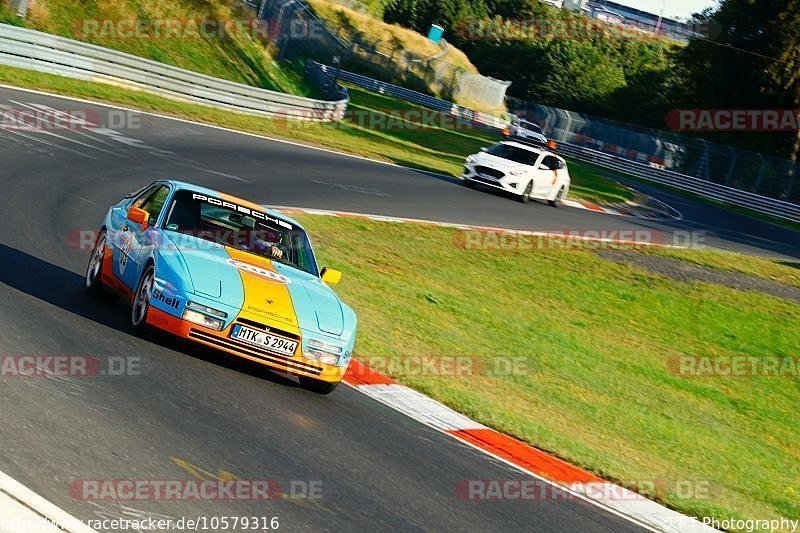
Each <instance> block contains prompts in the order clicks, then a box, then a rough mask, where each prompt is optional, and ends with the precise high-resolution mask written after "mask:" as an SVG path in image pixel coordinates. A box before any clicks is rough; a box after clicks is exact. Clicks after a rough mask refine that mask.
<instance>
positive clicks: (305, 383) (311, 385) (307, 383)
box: [298, 376, 339, 394]
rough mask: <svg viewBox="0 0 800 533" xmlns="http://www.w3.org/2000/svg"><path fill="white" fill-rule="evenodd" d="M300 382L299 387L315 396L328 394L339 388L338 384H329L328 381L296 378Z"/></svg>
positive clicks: (302, 377) (303, 377)
mask: <svg viewBox="0 0 800 533" xmlns="http://www.w3.org/2000/svg"><path fill="white" fill-rule="evenodd" d="M298 379H299V380H300V386H301V387H303V388H304V389H305V390H307V391H311V392H314V393H316V394H330V393H332V392H333V391H334V390H336V387H338V386H339V383H338V382H337V383H331V382H330V381H320V380H318V379H314V378H307V377H305V376H298Z"/></svg>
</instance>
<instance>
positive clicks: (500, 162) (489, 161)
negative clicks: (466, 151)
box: [472, 152, 533, 173]
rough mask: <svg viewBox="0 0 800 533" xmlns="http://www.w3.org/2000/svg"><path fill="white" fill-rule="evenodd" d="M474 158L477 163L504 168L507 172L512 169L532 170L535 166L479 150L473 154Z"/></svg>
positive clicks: (498, 168) (499, 168)
mask: <svg viewBox="0 0 800 533" xmlns="http://www.w3.org/2000/svg"><path fill="white" fill-rule="evenodd" d="M472 158H473V159H474V160H475V163H474V164H475V165H482V166H485V167H489V168H494V169H497V170H502V171H503V172H506V173H508V172H511V171H512V170H531V169H532V168H533V167H532V166H530V165H523V164H522V163H517V162H516V161H511V160H510V159H503V158H502V157H497V156H496V155H492V154H487V153H486V152H478V153H477V154H475V155H473V156H472Z"/></svg>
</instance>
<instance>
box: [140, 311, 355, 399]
mask: <svg viewBox="0 0 800 533" xmlns="http://www.w3.org/2000/svg"><path fill="white" fill-rule="evenodd" d="M147 323H148V324H149V325H151V326H153V327H154V328H157V329H160V330H162V331H165V332H167V333H171V334H172V335H175V336H176V337H180V338H183V339H189V340H191V341H193V342H197V343H199V344H203V345H205V346H208V347H211V348H214V349H216V350H219V351H221V352H225V353H228V354H232V355H236V356H238V357H243V358H245V359H249V360H251V361H255V362H257V363H260V364H264V365H266V366H269V367H271V368H274V369H276V370H280V371H283V372H286V373H289V374H294V375H299V376H305V377H310V378H314V379H318V380H320V381H328V382H334V383H335V382H339V381H341V380H342V378H344V374H345V372H346V371H347V365H345V366H334V365H328V364H325V363H321V362H318V361H314V360H311V359H308V358H306V357H304V356H303V355H302V346H303V343H302V339H301V338H300V336H299V335H296V334H293V333H291V332H282V333H284V334H285V336H286V337H288V338H291V340H296V341H297V342H298V347H297V350H296V353H295V355H293V356H287V355H282V354H278V353H276V352H272V351H269V350H266V349H264V348H263V347H261V346H257V345H253V344H250V343H246V342H243V341H241V340H238V339H234V338H232V336H231V332H232V329H233V327H234V326H235V325H237V324H239V319H237V320H234V321H233V322H232V323H231V324H229V325H228V327H226V328H225V329H223V330H222V331H216V330H213V329H210V328H207V327H203V326H201V325H199V324H195V323H192V322H189V321H187V320H183V319H182V318H179V317H176V316H174V315H171V314H169V313H167V312H165V311H162V310H160V309H156V308H155V307H150V309H149V310H148V313H147ZM240 325H245V326H246V327H248V328H256V329H258V328H259V327H263V328H265V331H266V330H267V329H269V330H270V331H271V332H275V328H268V327H267V326H266V325H262V324H259V323H257V322H254V321H251V320H247V322H246V323H244V324H240Z"/></svg>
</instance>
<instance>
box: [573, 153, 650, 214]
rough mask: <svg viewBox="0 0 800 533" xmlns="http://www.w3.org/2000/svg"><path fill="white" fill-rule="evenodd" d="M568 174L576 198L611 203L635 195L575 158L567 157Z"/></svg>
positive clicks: (629, 198) (628, 198) (630, 198)
mask: <svg viewBox="0 0 800 533" xmlns="http://www.w3.org/2000/svg"><path fill="white" fill-rule="evenodd" d="M569 175H570V177H571V178H572V186H571V192H572V195H573V196H576V197H578V198H584V199H586V198H591V199H593V200H594V201H596V202H600V203H610V204H613V203H621V202H625V201H626V200H633V198H634V196H635V195H634V193H633V191H631V190H630V189H628V188H627V187H623V186H621V185H620V184H619V183H617V182H616V181H614V180H612V179H610V178H607V177H606V176H604V175H603V174H600V173H599V172H598V171H597V169H594V168H591V167H590V166H588V165H586V164H584V163H579V162H578V161H576V160H575V159H569Z"/></svg>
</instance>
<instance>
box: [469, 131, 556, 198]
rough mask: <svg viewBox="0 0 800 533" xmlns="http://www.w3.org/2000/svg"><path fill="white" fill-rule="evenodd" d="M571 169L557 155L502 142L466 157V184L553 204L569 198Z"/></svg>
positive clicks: (512, 142) (514, 142)
mask: <svg viewBox="0 0 800 533" xmlns="http://www.w3.org/2000/svg"><path fill="white" fill-rule="evenodd" d="M570 181H571V180H570V177H569V171H568V170H567V163H566V161H564V159H563V158H562V157H560V156H557V155H556V154H554V153H552V152H550V151H548V150H545V149H543V148H538V147H535V146H530V145H528V144H523V143H520V142H516V141H503V142H500V143H497V144H495V145H494V146H491V147H489V148H481V151H480V152H479V153H477V154H472V155H470V156H468V157H467V161H466V163H465V164H464V185H466V186H467V187H475V185H476V184H478V183H480V184H482V185H488V186H490V187H493V188H496V189H501V190H504V191H506V192H509V193H511V194H514V195H516V196H517V197H518V198H519V200H520V201H522V202H526V203H527V202H529V201H531V199H537V200H545V201H547V202H549V203H550V205H552V206H554V207H558V206H559V205H560V204H561V201H562V200H564V198H566V197H567V193H569V186H570Z"/></svg>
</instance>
